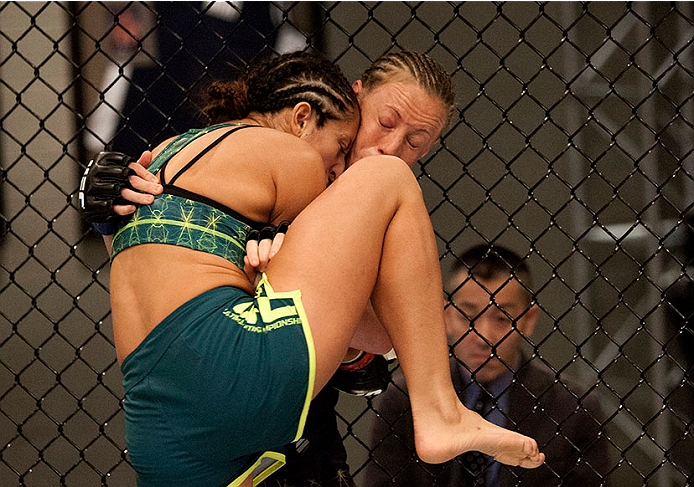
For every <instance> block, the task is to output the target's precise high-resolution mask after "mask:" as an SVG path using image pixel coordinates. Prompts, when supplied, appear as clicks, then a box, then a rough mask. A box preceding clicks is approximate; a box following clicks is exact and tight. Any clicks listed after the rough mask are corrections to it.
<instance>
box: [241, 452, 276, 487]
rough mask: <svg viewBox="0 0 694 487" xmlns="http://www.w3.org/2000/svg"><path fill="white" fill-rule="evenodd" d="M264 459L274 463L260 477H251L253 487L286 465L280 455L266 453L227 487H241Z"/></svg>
mask: <svg viewBox="0 0 694 487" xmlns="http://www.w3.org/2000/svg"><path fill="white" fill-rule="evenodd" d="M264 458H272V459H273V460H276V461H275V463H274V464H273V465H271V466H270V467H268V468H266V469H265V470H263V471H262V472H261V473H260V475H258V476H257V477H253V485H254V486H256V485H258V484H259V483H260V482H262V481H263V480H265V479H266V478H268V477H269V476H270V475H271V474H273V473H275V472H276V471H277V470H278V469H279V468H281V467H283V466H284V464H285V463H287V462H286V458H285V456H284V455H282V454H281V453H277V452H274V451H266V452H265V453H263V454H262V455H261V456H260V458H258V460H257V461H256V462H255V463H254V464H253V465H251V467H250V468H249V469H248V470H246V471H245V472H243V473H242V474H241V475H240V476H238V477H237V478H236V479H235V480H234V481H233V482H232V483H230V484H229V485H228V486H227V487H238V486H239V485H241V484H242V483H243V482H244V481H245V480H246V479H247V478H248V476H249V475H251V474H252V473H253V470H255V469H256V468H258V465H260V462H262V461H263V459H264Z"/></svg>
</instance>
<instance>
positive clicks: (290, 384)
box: [111, 54, 544, 486]
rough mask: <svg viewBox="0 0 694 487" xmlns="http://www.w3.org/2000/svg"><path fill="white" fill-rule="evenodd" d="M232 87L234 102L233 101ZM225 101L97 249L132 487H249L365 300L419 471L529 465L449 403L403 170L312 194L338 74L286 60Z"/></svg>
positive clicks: (366, 170)
mask: <svg viewBox="0 0 694 487" xmlns="http://www.w3.org/2000/svg"><path fill="white" fill-rule="evenodd" d="M307 57H308V58H310V59H311V61H310V62H309V61H306V59H307ZM287 63H288V64H292V63H295V64H297V65H298V64H301V63H303V64H304V66H303V67H302V68H301V69H293V68H292V67H290V66H287ZM328 64H330V63H328ZM279 73H281V76H280V75H279ZM261 81H262V82H261ZM299 85H302V86H305V90H303V91H301V90H298V88H297V86H299ZM345 85H346V89H345ZM239 89H240V90H241V91H242V92H244V90H246V91H245V92H247V94H248V96H247V101H248V103H247V105H244V104H243V103H241V104H237V103H238V100H242V98H241V97H238V95H239V93H238V91H239ZM263 92H264V96H260V95H261V94H263ZM283 92H284V93H287V94H288V95H287V97H286V98H283V96H282V93H283ZM220 93H221V92H220ZM227 95H228V96H234V97H238V98H237V99H236V100H235V101H234V102H230V103H232V104H230V105H224V106H225V109H224V110H221V111H220V112H219V115H220V116H221V115H222V114H224V115H227V117H226V118H229V119H231V120H232V121H231V122H228V123H223V124H218V125H215V126H213V127H210V128H207V129H203V130H201V131H192V132H189V133H187V134H184V135H183V136H181V137H179V138H177V139H175V140H174V141H172V142H170V143H169V144H168V145H165V146H164V147H163V148H160V149H158V150H157V151H155V152H158V155H157V157H156V159H155V160H154V162H153V163H152V166H151V167H150V170H152V171H154V172H156V173H157V174H158V175H159V176H160V179H161V182H162V184H163V186H164V188H165V189H164V193H163V194H162V195H159V196H157V197H155V202H154V203H153V204H152V205H149V206H143V207H140V208H139V209H138V210H137V211H136V212H135V214H134V215H133V216H132V217H131V218H130V219H128V220H126V221H125V223H124V224H123V225H122V228H121V229H120V230H119V232H118V233H117V234H116V236H115V239H114V242H113V251H112V259H113V261H112V269H111V293H112V309H113V322H114V329H115V338H116V348H117V354H118V357H119V360H121V361H122V369H123V373H124V385H125V390H126V398H125V409H126V425H127V429H126V431H127V440H128V448H129V451H130V455H131V461H132V463H133V465H134V467H135V469H136V470H137V473H138V480H139V482H140V483H141V484H142V485H164V484H166V485H226V484H228V483H229V482H231V485H243V486H245V485H251V482H252V480H251V474H252V472H253V470H254V469H256V468H258V467H262V466H263V465H264V462H263V460H264V459H279V458H280V455H279V454H277V453H275V452H273V449H276V448H281V446H282V445H283V444H285V443H288V442H290V441H295V440H296V439H298V438H299V437H300V435H301V429H302V426H303V422H304V420H305V414H306V410H307V408H308V404H309V402H310V399H311V397H312V396H313V395H315V393H317V391H318V390H320V388H322V387H323V386H324V385H325V383H326V382H327V381H328V379H329V378H330V377H331V376H332V374H333V373H334V371H335V370H336V369H337V367H338V365H339V364H340V361H341V359H342V358H343V357H344V355H345V352H346V350H347V348H348V346H349V344H350V340H351V339H352V335H353V334H354V331H355V329H356V326H357V322H358V320H359V318H360V317H361V310H363V309H364V308H365V306H366V305H367V303H368V302H369V299H371V302H372V303H373V305H374V310H375V312H376V314H377V316H378V318H379V320H380V321H381V322H382V323H383V325H384V327H385V329H386V330H387V332H388V335H389V337H390V339H391V340H392V343H393V344H394V346H395V349H396V352H397V354H398V358H399V359H400V363H401V365H402V368H403V371H404V373H405V377H406V380H407V383H408V388H409V390H410V399H411V404H412V411H413V418H414V427H415V437H416V448H417V452H418V454H419V456H420V458H421V459H422V460H424V461H426V462H431V463H439V462H443V461H446V460H448V459H450V458H453V457H455V456H457V455H459V454H461V453H462V452H464V451H467V450H478V451H481V452H484V453H487V454H489V455H492V456H495V457H496V459H497V460H499V461H501V462H504V463H509V464H513V465H521V466H524V467H529V468H532V467H536V466H538V465H540V464H541V463H542V461H543V458H544V457H543V455H542V454H541V453H539V452H538V450H537V445H536V443H535V442H534V441H533V440H532V439H530V438H527V437H524V436H522V435H519V434H517V433H513V432H510V431H507V430H504V429H502V428H499V427H497V426H494V425H492V424H491V423H488V422H486V421H484V420H483V419H482V418H480V417H479V416H478V415H476V414H475V413H473V412H471V411H469V410H467V409H466V408H465V407H464V406H463V405H462V404H461V403H460V402H459V400H458V398H457V396H456V394H455V391H454V389H453V386H452V383H451V377H450V371H449V368H448V355H447V351H448V349H447V345H446V338H445V333H444V327H443V302H442V296H443V293H442V290H441V277H440V271H439V266H438V253H437V249H436V244H435V241H434V235H433V231H432V229H431V223H430V221H429V218H428V214H427V211H426V208H425V206H424V202H423V200H422V196H421V192H420V190H419V186H418V184H417V181H416V179H415V178H414V176H413V174H412V172H411V171H410V170H409V168H408V166H407V165H406V164H405V163H404V162H403V161H402V160H401V159H399V158H396V157H391V156H371V157H367V158H364V159H362V160H360V161H357V162H355V163H354V164H353V165H352V167H351V168H350V170H349V171H347V172H346V173H344V174H343V175H342V176H341V177H340V178H339V179H337V180H336V181H335V182H334V184H332V185H330V187H329V188H328V189H327V190H326V189H325V186H326V183H327V182H329V181H332V180H333V179H334V178H336V177H337V176H339V175H340V173H341V172H342V170H343V168H344V153H345V152H347V150H348V148H349V146H350V144H351V140H352V139H353V138H354V135H355V133H356V128H357V121H358V114H357V107H356V99H355V98H354V94H353V92H352V90H351V88H350V87H349V84H346V81H345V80H344V77H343V76H342V75H339V76H337V75H336V73H335V68H332V69H330V68H328V67H327V66H323V65H322V62H321V61H317V60H315V58H314V57H313V56H307V55H300V54H293V55H287V56H282V57H280V58H278V59H277V60H275V61H273V62H271V63H269V64H267V65H264V66H263V67H262V68H261V69H259V70H258V71H257V72H255V73H253V74H251V75H249V76H248V77H247V78H246V79H245V82H241V83H239V84H237V85H235V87H234V88H233V90H232V91H231V92H229V93H227V94H226V95H225V96H224V98H226V97H227ZM283 99H284V101H281V100H283ZM265 101H269V102H270V103H269V106H266V105H264V103H265ZM239 106H243V107H244V108H245V109H244V110H243V111H242V112H241V113H243V112H244V111H245V112H246V113H243V115H240V114H239V112H234V110H236V109H238V108H239ZM227 108H229V111H227V110H226V109H227ZM210 113H213V114H214V111H211V112H210ZM251 125H256V126H259V127H250V126H251ZM218 134H222V135H221V136H220V135H218ZM222 137H224V138H222ZM302 139H303V140H302ZM171 174H174V175H173V176H171ZM173 183H176V185H175V186H174V184H173ZM283 220H293V223H292V226H291V227H290V229H289V231H288V232H287V235H286V239H285V241H284V244H283V247H282V251H281V252H280V253H278V254H277V255H276V256H275V257H274V259H272V261H271V262H270V263H269V264H268V267H267V270H266V273H265V274H264V275H263V277H262V279H261V281H260V283H259V284H258V286H257V287H255V288H254V287H253V285H252V283H251V282H250V281H249V279H248V277H247V275H246V274H245V273H244V272H243V270H242V267H243V258H244V254H245V250H244V249H243V248H242V243H243V241H244V240H245V238H246V235H247V233H248V232H249V231H250V229H251V228H253V227H254V226H258V225H265V224H267V223H271V224H277V223H279V222H281V221H283ZM153 282H154V283H156V285H157V286H158V287H160V288H161V289H162V290H163V291H161V292H160V291H157V290H152V283H153ZM268 472H269V470H268V469H266V470H265V471H264V473H263V474H260V475H255V478H254V479H253V481H255V482H259V481H260V480H262V478H264V476H265V474H267V473H268Z"/></svg>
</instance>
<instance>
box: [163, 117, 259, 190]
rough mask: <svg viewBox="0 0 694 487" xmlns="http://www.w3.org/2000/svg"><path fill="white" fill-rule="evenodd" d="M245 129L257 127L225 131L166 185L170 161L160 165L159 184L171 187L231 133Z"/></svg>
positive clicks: (244, 126)
mask: <svg viewBox="0 0 694 487" xmlns="http://www.w3.org/2000/svg"><path fill="white" fill-rule="evenodd" d="M246 127H257V125H239V126H237V127H234V128H232V129H231V130H227V131H226V132H224V133H223V134H222V135H220V136H219V137H217V139H216V140H215V141H214V142H212V143H211V144H210V145H208V146H207V147H205V149H203V151H202V152H200V153H199V154H198V155H196V156H195V157H194V158H193V159H191V161H190V162H188V164H186V165H185V166H183V167H182V168H181V169H179V171H178V172H177V173H176V174H174V177H173V178H171V181H169V182H168V183H167V182H166V175H165V173H164V171H165V170H166V166H167V164H168V163H169V161H170V160H171V159H169V160H167V161H166V162H165V163H164V164H162V167H161V184H162V185H166V184H169V185H171V184H173V183H174V181H176V180H177V179H178V178H179V177H180V176H181V175H182V174H183V173H184V172H186V171H187V170H188V169H190V167H191V166H192V165H193V164H195V163H196V162H198V161H199V160H200V158H202V157H203V156H204V155H205V154H207V153H208V152H209V151H211V150H212V149H213V148H214V147H216V146H217V145H218V144H219V143H220V142H221V141H222V140H224V139H225V138H227V137H228V136H229V135H231V134H232V133H234V132H236V131H237V130H241V129H243V128H246Z"/></svg>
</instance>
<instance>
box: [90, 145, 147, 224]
mask: <svg viewBox="0 0 694 487" xmlns="http://www.w3.org/2000/svg"><path fill="white" fill-rule="evenodd" d="M133 161H134V159H133V158H132V157H130V156H128V155H125V154H123V153H121V152H99V153H98V154H97V155H96V157H95V158H94V159H92V160H91V161H89V164H88V165H87V169H85V171H84V174H83V175H82V179H81V181H80V188H79V193H78V195H79V209H80V214H81V215H82V218H84V219H85V220H87V221H88V222H90V223H107V222H109V221H111V220H112V219H114V218H115V217H117V216H118V215H116V214H115V213H114V211H113V207H114V205H128V204H132V203H130V202H128V201H126V200H124V199H123V198H122V197H121V195H120V192H121V190H122V189H123V188H129V189H133V190H134V188H133V187H132V185H131V184H130V182H129V181H128V176H130V175H135V174H137V173H136V172H135V171H134V170H132V169H130V168H129V167H128V164H129V163H130V162H133Z"/></svg>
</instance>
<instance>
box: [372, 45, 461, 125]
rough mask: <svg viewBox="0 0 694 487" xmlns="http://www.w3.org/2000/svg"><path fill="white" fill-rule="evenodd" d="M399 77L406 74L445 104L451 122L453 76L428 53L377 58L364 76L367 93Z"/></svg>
mask: <svg viewBox="0 0 694 487" xmlns="http://www.w3.org/2000/svg"><path fill="white" fill-rule="evenodd" d="M397 74H404V75H406V76H408V77H410V78H412V79H413V80H414V81H416V82H417V83H418V84H419V86H421V87H422V88H423V89H424V90H425V91H426V92H427V93H429V94H430V95H432V96H435V97H437V98H439V99H440V100H441V102H442V103H443V104H444V106H445V108H446V112H447V120H446V124H447V123H448V120H450V118H451V115H452V114H453V110H454V107H455V93H454V92H453V80H452V79H451V75H450V74H448V73H447V72H446V70H445V69H443V67H442V66H441V65H440V64H439V63H438V62H436V61H435V60H434V59H433V58H432V57H431V56H429V55H428V54H425V53H420V52H412V51H400V52H392V53H388V54H385V55H383V56H381V57H380V58H378V59H376V60H375V61H374V62H373V63H372V64H371V66H369V68H368V69H367V70H366V71H365V72H364V74H363V75H362V77H361V81H362V86H363V87H364V89H365V90H367V91H368V90H371V89H373V88H376V87H377V86H379V85H381V84H383V83H387V82H388V81H392V80H393V77H394V76H396V75H397Z"/></svg>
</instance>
